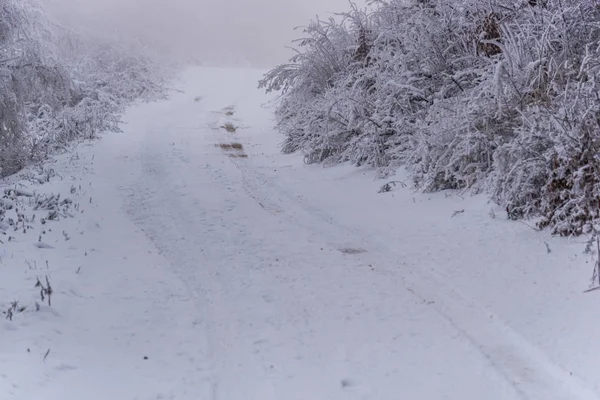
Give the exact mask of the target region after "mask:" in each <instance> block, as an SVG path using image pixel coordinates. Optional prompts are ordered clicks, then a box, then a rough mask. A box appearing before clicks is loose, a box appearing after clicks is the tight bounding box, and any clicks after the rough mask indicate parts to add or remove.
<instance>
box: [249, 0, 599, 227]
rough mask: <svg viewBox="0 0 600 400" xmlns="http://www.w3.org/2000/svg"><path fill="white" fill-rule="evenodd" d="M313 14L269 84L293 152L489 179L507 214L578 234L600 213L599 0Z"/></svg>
mask: <svg viewBox="0 0 600 400" xmlns="http://www.w3.org/2000/svg"><path fill="white" fill-rule="evenodd" d="M375 5H376V7H375V8H373V9H372V10H371V11H370V12H366V11H361V10H359V9H357V8H356V7H353V8H352V10H351V11H350V12H348V13H345V14H340V16H339V17H340V18H338V19H335V20H329V21H327V22H322V21H315V22H313V23H311V25H309V27H308V28H307V29H306V30H305V32H306V33H307V34H308V38H307V39H303V40H302V41H300V48H299V50H298V53H297V55H296V56H295V57H294V58H293V59H292V60H291V62H290V63H289V64H287V65H283V66H280V67H278V68H275V69H274V70H273V71H271V72H270V73H268V74H267V75H266V76H265V77H264V79H263V80H262V81H261V82H260V84H259V85H260V86H261V87H263V88H265V89H266V90H267V91H272V90H281V91H282V96H281V99H280V103H279V106H278V109H277V112H276V115H277V119H278V127H279V129H280V130H281V131H282V132H283V133H284V134H285V137H286V139H285V142H284V147H283V150H284V151H285V152H293V151H302V152H303V153H304V154H305V156H306V160H307V161H309V162H326V163H327V162H347V161H349V162H352V163H354V164H356V165H361V164H367V165H371V166H374V167H378V168H379V170H380V171H381V174H382V175H387V174H388V173H389V172H393V171H394V170H395V169H396V168H398V167H399V166H401V165H404V166H406V167H408V168H409V169H410V170H411V171H412V173H413V178H414V182H415V184H416V185H417V187H419V188H421V189H422V190H429V191H431V190H442V189H471V190H476V191H482V190H485V191H488V192H489V193H490V195H491V196H492V198H493V199H494V200H495V201H497V202H498V203H500V204H503V205H505V206H507V207H508V210H509V213H510V215H511V216H513V217H514V216H541V217H542V222H541V223H540V225H541V226H542V227H546V226H549V227H551V228H552V229H553V230H554V232H556V233H560V234H580V233H583V232H585V231H586V230H588V229H591V227H592V225H593V223H594V222H595V221H597V220H598V219H600V215H599V207H600V187H599V183H600V182H599V181H600V178H598V168H600V164H599V160H598V157H599V156H598V150H600V148H599V146H600V108H599V107H600V97H599V95H598V91H597V90H598V85H597V83H598V72H599V71H598V65H600V23H598V21H600V7H598V5H597V3H596V2H595V1H591V0H573V1H570V2H564V1H559V0H545V1H526V0H512V1H504V0H502V1H500V0H492V1H486V2H481V1H475V0H465V1H462V2H447V1H442V0H411V1H405V0H389V1H375Z"/></svg>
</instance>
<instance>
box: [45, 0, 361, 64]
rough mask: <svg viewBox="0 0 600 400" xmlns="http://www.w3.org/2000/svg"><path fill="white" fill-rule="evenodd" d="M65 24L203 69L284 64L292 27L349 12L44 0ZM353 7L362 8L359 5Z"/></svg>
mask: <svg viewBox="0 0 600 400" xmlns="http://www.w3.org/2000/svg"><path fill="white" fill-rule="evenodd" d="M43 2H44V3H46V4H48V5H49V8H50V9H52V10H53V11H55V12H56V13H57V14H58V15H59V16H60V17H61V18H62V19H64V20H65V21H67V22H68V23H69V24H72V25H75V26H79V27H80V28H81V29H83V28H85V29H94V30H95V31H97V32H105V33H106V34H111V33H115V32H116V31H118V32H119V33H120V34H122V35H125V37H127V38H129V39H134V38H137V39H138V40H139V41H141V42H143V43H145V44H149V45H151V46H152V47H153V48H155V49H157V50H159V51H161V52H162V53H164V54H167V53H168V54H171V55H172V56H177V57H182V56H183V57H187V58H189V59H196V60H198V61H199V62H202V63H205V64H211V65H215V64H237V65H251V66H260V67H268V66H272V65H274V64H277V63H280V62H284V61H286V60H287V59H288V58H289V56H290V55H291V52H290V50H289V49H286V46H289V45H290V42H291V40H292V39H295V38H297V37H298V36H299V35H301V32H299V31H294V29H293V28H294V27H296V26H300V25H305V24H306V23H307V22H308V21H309V20H310V19H311V18H314V17H315V16H316V15H317V14H318V15H319V16H320V17H321V18H326V17H329V16H330V15H331V14H332V13H334V12H340V11H346V10H347V9H349V5H348V1H347V0H228V1H220V0H213V1H209V0H43ZM358 4H361V2H359V3H358Z"/></svg>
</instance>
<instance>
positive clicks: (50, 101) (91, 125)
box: [0, 0, 163, 176]
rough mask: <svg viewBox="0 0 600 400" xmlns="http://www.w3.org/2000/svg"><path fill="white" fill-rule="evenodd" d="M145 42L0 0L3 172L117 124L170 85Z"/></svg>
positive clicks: (22, 0)
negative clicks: (136, 43) (72, 25)
mask: <svg viewBox="0 0 600 400" xmlns="http://www.w3.org/2000/svg"><path fill="white" fill-rule="evenodd" d="M157 71H159V69H158V68H157V65H156V63H155V62H153V61H152V60H151V59H150V58H148V57H145V56H144V55H143V53H142V52H141V51H140V50H139V49H131V48H123V47H122V46H121V45H118V44H116V43H114V42H113V43H110V42H106V41H104V42H103V41H101V40H97V38H91V37H89V36H85V35H82V34H80V33H77V32H75V31H73V30H72V29H68V28H66V27H62V26H60V25H59V24H57V23H56V22H54V21H52V20H50V19H49V18H48V17H47V16H46V14H45V13H44V11H43V9H42V8H41V7H40V6H39V5H34V4H33V3H31V2H28V1H27V0H3V1H2V2H0V175H1V176H6V175H9V174H11V173H14V172H16V171H18V170H19V169H20V168H22V167H23V166H24V165H26V163H28V162H30V161H32V160H37V159H40V158H43V157H45V156H46V155H47V154H48V153H49V152H51V151H55V150H56V149H58V148H61V147H64V146H65V145H66V144H67V143H68V142H69V141H71V140H74V139H79V138H93V137H95V136H96V135H97V134H98V133H100V132H102V131H115V130H118V123H119V115H120V113H121V112H122V111H123V110H124V107H125V106H126V105H127V104H129V102H131V101H133V100H134V99H136V98H138V97H141V96H147V97H148V98H151V97H153V96H156V95H159V94H160V93H162V92H163V89H162V87H161V86H160V82H161V77H160V75H159V74H157V73H156V72H157Z"/></svg>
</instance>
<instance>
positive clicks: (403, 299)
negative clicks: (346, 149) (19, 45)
mask: <svg viewBox="0 0 600 400" xmlns="http://www.w3.org/2000/svg"><path fill="white" fill-rule="evenodd" d="M260 76H261V71H257V70H250V69H216V68H215V69H210V68H195V69H190V70H188V71H187V72H186V73H185V74H183V75H182V76H181V78H180V81H179V82H178V83H177V85H178V87H180V88H182V89H184V92H183V93H174V94H173V95H172V97H171V99H170V100H167V101H161V102H156V103H146V104H138V105H137V106H135V107H133V108H131V109H130V110H129V111H128V113H127V114H126V115H125V117H124V120H125V124H124V125H123V131H124V132H123V133H121V134H110V135H106V136H104V138H103V139H102V140H101V141H97V142H91V143H90V142H86V143H82V144H80V145H79V146H78V147H77V148H75V149H74V151H73V153H70V154H64V155H61V156H58V157H56V159H55V161H54V162H53V163H51V164H49V165H47V166H46V169H45V170H44V171H38V170H35V169H30V170H27V171H25V172H24V173H23V174H21V175H20V176H15V177H12V178H11V179H10V180H8V181H7V183H6V187H7V188H16V189H18V190H16V191H14V192H13V193H14V194H13V196H12V198H7V199H4V200H2V203H3V204H4V205H9V204H13V205H14V207H13V208H12V209H11V210H8V211H7V212H6V219H5V221H4V223H6V221H7V220H8V218H13V219H14V220H15V221H17V219H18V218H17V211H16V209H18V210H19V212H20V213H23V214H24V215H25V216H26V217H27V218H30V216H31V215H33V214H36V219H34V220H33V221H32V222H30V223H28V224H29V225H30V226H31V228H28V229H26V232H25V233H24V232H23V231H22V230H21V229H19V230H18V231H14V229H13V228H12V227H11V226H7V225H3V228H2V229H3V230H6V235H5V236H4V237H3V238H0V239H2V241H3V244H2V254H1V263H0V271H2V274H1V276H2V285H0V305H1V306H2V309H3V310H6V309H8V308H9V306H10V304H11V302H13V301H18V302H19V305H21V306H27V309H26V310H25V311H23V312H22V313H18V312H16V313H14V315H13V318H12V321H10V320H8V319H7V320H4V321H2V324H1V325H0V393H2V396H0V397H1V398H2V399H23V400H33V399H36V400H37V399H40V398H45V399H61V400H76V399H77V400H79V399H90V400H95V399H98V400H100V399H102V400H105V399H124V400H133V399H136V400H137V399H139V400H142V399H143V400H146V399H148V400H149V399H157V400H158V399H177V400H188V399H189V400H197V399H214V400H237V399H244V400H246V399H260V400H267V399H277V400H280V399H286V400H287V399H290V400H291V399H302V400H304V399H310V400H316V399H327V400H335V399H377V400H383V399H436V400H437V399H461V400H464V399H490V400H493V399H503V400H504V399H533V400H537V399H539V400H542V399H543V400H553V399H586V400H587V399H598V398H600V379H599V378H598V377H599V376H600V373H599V372H600V367H599V365H600V364H599V363H598V362H597V354H600V353H599V352H600V342H599V341H598V340H596V338H598V337H600V324H597V323H595V321H596V318H595V316H596V315H595V314H596V312H595V311H596V307H597V292H591V293H587V294H584V293H583V290H585V289H587V288H588V280H589V277H590V276H591V273H592V269H593V262H594V259H593V257H592V256H591V255H586V254H583V248H584V247H585V244H584V243H581V242H583V239H578V242H577V241H573V242H569V241H568V240H566V239H558V238H553V237H550V236H549V234H548V233H547V232H537V231H534V230H532V229H530V228H529V227H528V226H526V225H525V224H522V223H517V222H514V221H509V220H506V219H505V217H504V215H505V212H504V211H503V210H500V209H497V208H495V207H494V206H493V205H492V204H489V203H487V202H486V201H485V198H484V197H481V196H473V197H462V196H460V194H459V193H456V192H446V193H438V194H419V193H415V192H414V191H413V190H411V189H410V187H402V185H396V186H394V187H392V190H391V191H390V192H387V193H378V192H379V189H380V187H381V186H382V185H383V184H384V183H385V181H380V180H375V179H373V177H374V173H373V171H371V170H368V169H364V168H362V169H361V168H351V167H349V166H336V167H331V168H323V167H321V166H317V165H305V164H304V162H303V158H302V156H301V155H292V156H290V155H282V154H280V152H279V148H278V145H279V142H280V137H279V136H278V134H277V133H276V132H275V131H274V129H273V127H272V125H273V122H272V121H273V119H272V117H271V114H272V107H271V106H270V101H271V100H273V98H272V97H271V98H268V97H264V95H263V94H262V93H261V92H260V91H258V90H256V89H255V87H256V82H257V80H258V79H259V78H260ZM228 123H231V124H232V125H233V126H235V127H236V129H235V132H228V131H227V130H225V129H223V128H221V127H223V126H226V124H228ZM238 144H241V147H242V148H239V147H240V146H239V145H238ZM52 171H53V172H52ZM407 176H408V175H406V176H405V175H404V174H403V173H402V172H399V173H398V174H397V176H395V177H393V178H392V179H394V180H396V181H404V182H406V183H408V178H407ZM44 177H48V178H49V179H44ZM46 180H49V182H47V183H43V184H42V183H41V182H45V181H46ZM51 194H61V197H60V199H64V198H69V199H71V203H68V202H67V203H66V204H63V205H61V206H60V207H58V215H59V217H58V219H57V220H48V221H47V222H46V223H45V224H43V225H42V224H41V222H40V218H45V217H46V213H47V212H48V211H46V210H37V211H36V210H34V209H33V204H34V203H31V202H32V201H33V200H32V199H35V198H36V196H42V195H46V196H50V195H51ZM57 204H62V203H60V202H58V203H57ZM463 210H464V212H459V213H457V211H463ZM493 215H495V218H492V216H493ZM5 228H7V229H5ZM43 232H45V233H43ZM8 236H12V238H11V240H10V241H8ZM40 236H41V237H40ZM46 276H48V279H49V282H50V283H51V285H52V289H53V292H54V293H53V294H52V305H51V306H48V304H47V302H46V303H44V302H42V301H41V299H40V294H39V288H34V285H35V283H36V280H37V278H40V280H41V281H42V282H45V281H44V279H45V277H46ZM36 302H37V303H38V305H39V310H36V306H35V304H36Z"/></svg>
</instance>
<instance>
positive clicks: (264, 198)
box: [231, 159, 600, 400]
mask: <svg viewBox="0 0 600 400" xmlns="http://www.w3.org/2000/svg"><path fill="white" fill-rule="evenodd" d="M231 162H232V163H233V164H234V165H235V166H236V167H237V168H238V169H239V170H240V172H241V174H242V177H243V184H244V189H245V191H246V192H247V193H248V195H249V196H250V197H252V198H253V199H255V201H257V202H258V203H259V204H260V205H261V207H263V208H265V209H271V210H278V213H277V214H280V213H281V214H282V215H281V217H283V218H285V219H286V220H287V221H288V222H289V223H291V224H294V225H297V226H301V227H303V228H304V229H308V230H313V231H315V230H316V229H317V228H315V227H320V229H319V232H318V233H319V234H320V235H324V236H326V237H328V238H329V241H330V242H331V243H333V244H335V243H339V238H337V237H336V234H337V232H339V231H341V232H345V233H346V235H347V237H348V239H349V241H350V242H351V243H352V242H353V243H355V244H360V245H361V246H363V247H365V248H367V249H369V252H368V253H367V254H364V255H357V256H359V257H363V258H364V259H365V260H369V261H372V260H376V261H378V263H379V265H388V267H387V268H385V271H384V272H382V273H384V274H385V275H386V276H387V277H388V278H389V279H392V280H395V281H398V283H399V284H400V285H401V286H403V287H405V288H406V290H408V291H410V292H411V293H412V294H413V295H414V296H415V297H417V298H419V299H420V300H421V301H423V302H424V303H427V304H429V305H430V307H431V308H433V309H434V310H435V311H436V312H437V313H438V314H439V315H440V316H441V317H442V318H443V319H445V320H446V321H447V322H448V323H450V324H451V325H452V326H453V327H454V328H455V329H456V330H457V331H458V332H460V334H461V335H462V337H463V338H464V340H466V341H468V342H469V343H470V344H471V346H473V348H475V349H477V350H478V351H479V352H480V353H481V354H482V356H483V357H484V358H485V359H487V360H488V362H489V364H490V365H491V366H492V368H493V369H494V370H495V371H497V373H498V374H499V375H501V376H502V377H503V378H504V379H505V380H506V381H507V382H509V383H510V384H511V385H512V386H513V388H514V390H515V392H516V393H517V394H518V395H519V397H520V398H522V399H524V400H572V399H579V400H597V399H600V396H598V394H597V393H596V392H594V391H593V389H591V388H589V387H588V385H587V384H586V383H585V382H583V381H581V380H579V379H577V378H575V377H573V376H571V375H570V374H569V373H567V372H566V371H565V370H564V369H562V368H561V367H560V366H558V365H557V364H555V363H554V362H553V361H552V360H550V358H549V357H548V356H547V355H546V354H545V353H544V352H542V351H541V350H540V349H539V348H537V347H536V346H535V345H533V344H532V343H530V342H529V341H527V340H526V339H525V338H524V337H523V336H522V335H520V334H519V333H518V332H517V331H515V330H514V329H512V328H510V327H509V326H508V324H507V323H506V322H504V321H502V320H501V319H500V318H499V317H498V316H496V315H494V314H493V313H491V312H489V311H488V310H486V309H484V308H483V307H481V306H479V305H478V304H477V302H476V301H474V300H473V299H470V298H469V297H468V296H467V295H465V294H464V293H461V292H460V291H459V290H458V289H457V288H456V287H453V286H452V285H450V284H448V282H447V281H446V280H445V279H443V278H442V277H441V276H440V275H438V274H436V273H435V272H434V271H433V270H424V269H423V268H420V266H419V265H416V264H410V263H406V262H403V261H401V260H402V259H403V258H404V255H403V254H401V253H399V252H398V250H395V249H393V248H390V247H389V246H388V245H386V244H385V243H384V242H382V241H381V240H379V239H377V238H373V237H367V236H365V235H364V234H363V233H361V232H359V231H358V230H356V229H353V228H351V227H348V226H346V225H345V224H343V223H340V222H338V221H336V220H335V219H334V218H333V217H332V216H330V215H328V214H327V213H326V212H324V211H323V210H320V209H317V208H315V207H313V206H312V205H310V204H309V203H308V202H307V201H306V200H303V199H302V198H301V197H298V196H294V195H293V194H291V193H290V192H289V191H287V190H286V189H284V188H283V187H282V186H281V185H279V184H277V183H276V182H274V181H273V180H272V179H270V178H268V177H267V176H265V175H264V174H262V173H260V172H259V171H257V169H256V168H255V167H253V166H252V162H251V160H246V159H245V160H239V159H231ZM274 199H277V200H274ZM264 204H266V205H268V206H267V208H266V207H265V206H264ZM297 209H302V210H303V211H304V215H302V216H292V215H290V214H289V213H287V212H286V211H285V210H297ZM332 228H333V229H332Z"/></svg>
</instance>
